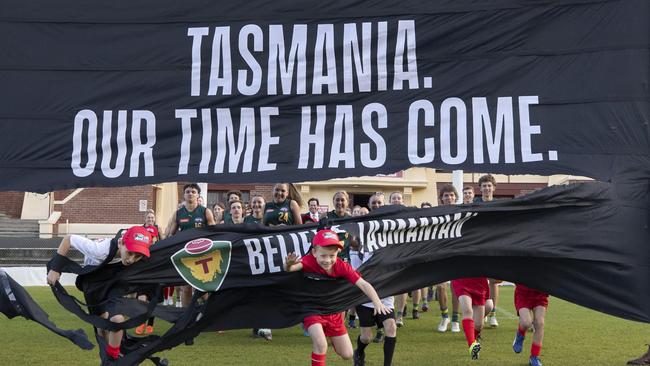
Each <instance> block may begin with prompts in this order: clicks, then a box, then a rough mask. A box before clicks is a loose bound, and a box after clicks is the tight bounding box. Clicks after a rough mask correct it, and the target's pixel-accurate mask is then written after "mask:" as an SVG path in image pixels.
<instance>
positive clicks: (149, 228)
mask: <svg viewBox="0 0 650 366" xmlns="http://www.w3.org/2000/svg"><path fill="white" fill-rule="evenodd" d="M143 226H144V225H143ZM144 228H145V230H147V231H148V232H150V233H151V237H152V238H153V239H154V240H153V243H155V242H157V241H158V240H160V232H159V231H158V226H157V225H152V226H144Z"/></svg>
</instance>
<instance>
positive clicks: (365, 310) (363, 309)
mask: <svg viewBox="0 0 650 366" xmlns="http://www.w3.org/2000/svg"><path fill="white" fill-rule="evenodd" d="M356 309H357V316H358V317H359V325H361V326H362V327H364V328H371V327H374V326H375V325H376V326H377V327H379V328H382V327H383V326H384V320H386V319H395V311H393V309H390V313H388V314H377V315H375V314H374V312H375V309H373V308H369V307H367V306H363V305H359V306H357V307H356Z"/></svg>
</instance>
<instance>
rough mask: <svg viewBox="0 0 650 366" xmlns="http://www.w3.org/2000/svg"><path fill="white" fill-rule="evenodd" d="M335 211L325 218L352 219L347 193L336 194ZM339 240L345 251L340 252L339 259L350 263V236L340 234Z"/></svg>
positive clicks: (339, 192)
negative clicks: (349, 212)
mask: <svg viewBox="0 0 650 366" xmlns="http://www.w3.org/2000/svg"><path fill="white" fill-rule="evenodd" d="M332 203H333V204H334V209H333V210H332V211H329V212H328V213H327V214H326V215H325V216H326V217H327V218H328V219H330V220H336V219H342V218H344V217H350V215H349V214H348V207H349V205H350V196H349V195H348V192H346V191H338V192H336V193H334V197H333V198H332ZM338 235H339V239H340V240H341V241H342V242H343V249H342V250H341V251H340V252H339V258H341V259H343V260H344V261H346V262H348V263H349V262H350V235H349V234H348V233H339V234H338Z"/></svg>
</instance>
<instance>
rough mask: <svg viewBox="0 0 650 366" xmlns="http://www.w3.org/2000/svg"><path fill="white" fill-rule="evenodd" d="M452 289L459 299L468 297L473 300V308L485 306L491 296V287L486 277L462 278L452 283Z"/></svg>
mask: <svg viewBox="0 0 650 366" xmlns="http://www.w3.org/2000/svg"><path fill="white" fill-rule="evenodd" d="M451 287H452V288H453V289H454V294H455V295H456V296H457V297H460V296H462V295H466V296H469V297H471V298H472V306H484V305H485V300H487V299H488V297H489V295H490V286H488V280H487V278H485V277H477V278H461V279H459V280H453V281H451Z"/></svg>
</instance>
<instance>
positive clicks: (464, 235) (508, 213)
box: [79, 182, 650, 364]
mask: <svg viewBox="0 0 650 366" xmlns="http://www.w3.org/2000/svg"><path fill="white" fill-rule="evenodd" d="M645 203H646V201H645V200H641V201H637V200H630V199H628V198H627V197H625V196H624V195H619V192H618V191H617V187H616V186H615V185H613V184H608V183H597V182H593V183H585V184H575V185H569V186H557V187H549V188H546V189H543V190H540V191H537V192H534V193H532V194H530V195H527V196H524V197H519V198H516V199H513V200H498V201H493V202H489V203H474V204H470V205H461V206H440V207H435V208H431V209H415V208H407V207H396V206H388V207H386V208H384V209H379V210H376V211H374V212H373V213H372V214H370V215H368V216H364V217H357V218H349V219H346V220H344V221H341V222H340V223H339V224H340V225H338V226H334V227H333V229H335V230H340V229H344V230H347V231H348V232H350V233H351V234H353V235H354V236H357V237H358V238H359V243H360V245H361V246H362V247H364V248H365V250H366V251H371V250H372V251H373V256H372V258H371V259H370V260H369V261H368V262H366V263H364V265H362V266H361V267H360V269H359V271H360V273H361V274H362V275H363V277H364V279H366V280H367V281H368V282H370V283H371V284H372V285H373V286H374V287H375V288H376V289H377V292H378V294H379V296H380V297H385V296H388V295H392V294H397V293H404V292H407V291H410V290H413V289H417V288H422V287H424V286H427V285H429V284H431V283H440V282H443V281H447V280H450V279H454V278H461V277H477V276H489V277H493V278H500V279H504V280H509V281H513V282H517V283H522V284H525V285H527V286H530V287H533V288H537V289H539V290H541V291H544V292H548V293H549V294H551V295H552V296H557V297H560V298H563V299H565V300H568V301H571V302H574V303H576V304H580V305H583V306H586V307H589V308H592V309H595V310H598V311H602V312H606V313H609V314H612V315H616V316H620V317H624V318H627V319H632V320H638V321H644V322H650V291H648V284H647V281H646V280H645V279H647V278H648V276H650V269H649V267H648V264H647V263H649V262H650V252H649V251H647V250H646V248H647V243H648V242H650V234H649V233H648V226H647V225H646V224H647V223H648V215H647V211H646V207H645ZM447 217H449V218H450V219H452V218H455V217H457V218H461V219H462V218H467V219H466V221H464V223H463V224H462V227H460V228H459V227H456V228H454V226H453V225H454V224H453V221H452V222H447V219H446V218H447ZM423 218H424V219H426V218H435V219H436V220H439V221H440V222H443V224H439V225H437V226H435V225H433V226H431V225H430V228H432V229H431V230H430V231H429V234H428V235H429V236H431V235H432V233H434V230H433V228H434V227H435V230H436V231H435V232H436V233H437V234H436V235H434V237H433V238H430V239H426V240H424V239H422V240H419V239H418V237H420V235H421V234H422V233H424V231H418V230H420V229H422V227H426V225H424V226H423V225H419V226H416V227H413V228H406V229H403V230H401V231H400V230H399V228H398V229H397V230H396V229H395V228H397V226H395V227H393V229H391V228H390V225H389V224H388V223H389V222H395V221H396V220H404V221H403V222H404V223H409V222H411V220H413V222H414V223H420V222H421V221H420V220H422V219H423ZM431 222H432V221H430V222H428V223H429V224H430V223H431ZM456 222H457V223H458V222H460V221H459V220H457V221H456ZM382 225H383V226H382ZM372 227H374V228H375V229H377V231H376V233H375V234H377V235H379V234H380V233H384V232H386V233H392V234H394V235H396V236H395V238H397V239H398V240H397V241H396V242H395V243H394V244H388V245H386V246H385V247H383V248H375V247H373V243H372V240H375V239H376V237H375V238H374V239H373V237H372V236H369V234H368V232H369V230H368V228H372ZM362 228H363V229H362ZM445 228H447V229H446V230H445ZM384 229H386V230H384ZM312 230H314V228H313V227H311V226H298V227H295V226H294V227H275V228H267V227H262V226H253V225H233V226H229V225H220V226H215V227H209V228H206V229H201V230H191V231H188V232H183V233H180V234H178V235H176V236H174V237H171V238H169V239H166V240H163V241H161V242H160V243H159V244H158V245H157V247H155V248H154V249H153V250H152V255H151V258H149V259H148V260H147V261H142V262H138V263H135V264H134V265H132V266H129V267H124V266H119V265H109V266H105V267H102V268H101V271H100V270H98V271H94V272H91V273H87V274H84V275H81V276H79V281H80V284H81V285H82V288H83V289H84V291H85V294H86V296H87V297H91V298H107V297H108V298H110V297H111V296H113V295H111V294H120V293H125V292H126V291H134V289H135V290H137V289H138V288H139V287H149V286H152V285H154V284H156V285H158V286H169V285H181V284H184V283H185V281H183V280H182V278H181V277H180V275H179V274H178V272H177V271H176V269H175V268H174V267H173V266H172V265H171V263H170V260H169V258H170V256H172V255H173V254H174V253H176V252H179V251H184V250H185V249H183V248H184V246H185V244H186V243H187V242H188V241H191V240H193V239H196V238H210V239H211V240H213V241H231V242H232V250H231V252H230V262H229V267H228V269H227V271H226V274H225V279H224V281H223V283H222V285H221V287H220V288H219V290H218V291H217V292H213V293H210V296H209V298H208V300H207V301H206V302H205V303H203V304H200V305H199V304H198V303H195V305H194V306H192V307H191V308H190V309H188V310H187V311H186V312H185V313H183V314H182V315H179V317H178V318H177V319H176V322H175V325H174V326H173V327H172V328H171V329H170V330H169V331H168V332H167V333H166V334H164V335H163V336H162V337H161V338H160V339H158V340H155V341H153V342H149V343H147V344H146V345H141V346H142V347H139V348H137V349H136V350H135V351H133V352H131V353H129V354H128V355H126V356H125V358H124V360H123V361H121V362H123V363H124V364H132V363H135V362H139V361H140V360H142V359H143V357H145V356H148V355H151V354H153V353H155V352H159V351H161V350H164V349H167V348H170V347H174V346H176V345H178V344H181V343H183V341H184V340H185V339H189V338H193V337H195V336H196V335H198V334H199V333H200V332H201V331H206V330H225V329H233V328H283V327H288V326H291V325H294V324H297V323H299V322H300V321H302V319H303V318H304V317H305V316H306V315H310V314H315V313H325V314H327V313H335V312H340V311H343V310H345V309H348V308H350V307H352V306H355V305H358V304H360V303H363V302H367V301H368V300H367V299H366V298H365V296H364V295H363V294H362V293H361V291H359V290H358V289H357V288H356V287H354V286H351V285H350V284H349V283H348V282H347V281H345V280H343V279H338V280H331V281H318V280H313V279H310V278H308V277H305V276H303V275H302V274H301V273H285V272H282V271H280V272H277V273H276V272H274V273H270V272H269V268H268V264H269V263H273V264H275V265H276V266H281V265H282V261H283V258H281V256H282V252H283V251H288V250H292V249H294V245H293V243H292V238H293V237H295V238H300V237H301V236H304V237H305V239H308V238H309V237H310V236H311V235H313V231H312ZM400 232H401V234H400ZM443 232H446V233H451V232H453V233H454V235H455V237H441V236H440V235H442V233H443ZM418 233H420V234H418ZM439 234H440V235H439ZM400 235H403V236H400ZM263 238H268V241H269V245H268V247H266V246H265V245H261V246H260V247H259V252H256V254H254V255H249V254H250V253H252V252H250V253H249V250H250V248H253V247H255V245H250V243H251V242H254V241H256V240H258V241H260V243H261V242H262V241H263ZM280 238H282V240H280ZM409 238H410V239H413V241H410V239H409ZM281 242H284V243H285V247H284V248H283V246H282V245H281ZM246 243H249V245H248V248H247V245H246ZM308 247H309V246H308V243H302V242H299V248H298V249H299V250H298V251H299V252H301V251H303V250H304V249H306V248H308ZM301 254H305V253H304V252H301ZM256 255H260V256H261V257H256ZM260 263H264V265H265V267H266V268H265V269H264V270H263V271H258V272H259V273H254V272H255V271H256V270H255V271H254V269H255V268H257V267H255V266H251V264H255V265H259V264H260ZM434 269H435V270H434ZM148 313H149V311H144V312H143V313H142V317H143V318H142V321H144V320H145V319H146V318H144V316H146V315H148ZM253 313H254V314H257V315H258V316H256V317H248V316H246V315H245V314H253ZM199 314H201V315H200V316H199ZM120 327H125V324H115V325H114V326H113V329H118V328H120Z"/></svg>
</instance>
